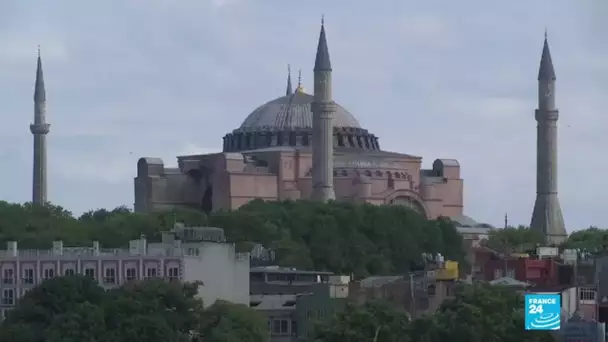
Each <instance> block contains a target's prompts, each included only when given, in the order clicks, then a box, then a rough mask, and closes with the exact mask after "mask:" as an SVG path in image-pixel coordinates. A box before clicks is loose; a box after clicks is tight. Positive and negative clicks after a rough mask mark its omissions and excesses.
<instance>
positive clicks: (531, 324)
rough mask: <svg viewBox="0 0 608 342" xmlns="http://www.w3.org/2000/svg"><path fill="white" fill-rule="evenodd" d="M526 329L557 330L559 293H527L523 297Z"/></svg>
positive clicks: (558, 325)
mask: <svg viewBox="0 0 608 342" xmlns="http://www.w3.org/2000/svg"><path fill="white" fill-rule="evenodd" d="M524 301H525V305H526V307H525V310H526V311H525V312H526V313H525V321H526V330H559V329H560V326H561V309H562V304H561V299H560V295H559V294H548V293H528V294H526V296H525V298H524Z"/></svg>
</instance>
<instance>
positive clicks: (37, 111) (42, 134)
mask: <svg viewBox="0 0 608 342" xmlns="http://www.w3.org/2000/svg"><path fill="white" fill-rule="evenodd" d="M50 126H51V125H49V124H47V123H46V90H45V87H44V75H43V72H42V57H41V55H40V46H39V47H38V60H37V65H36V81H35V84H34V123H33V124H31V125H30V131H31V132H32V134H33V135H34V165H33V179H32V203H34V204H38V205H44V204H45V203H46V202H47V177H46V135H47V134H48V133H49V129H50Z"/></svg>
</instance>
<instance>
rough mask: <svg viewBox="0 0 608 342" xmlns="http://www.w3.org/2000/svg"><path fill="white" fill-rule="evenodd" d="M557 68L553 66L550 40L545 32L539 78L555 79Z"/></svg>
mask: <svg viewBox="0 0 608 342" xmlns="http://www.w3.org/2000/svg"><path fill="white" fill-rule="evenodd" d="M555 78H556V77H555V69H554V68H553V60H552V59H551V51H550V50H549V42H548V41H547V35H546V34H545V42H544V43H543V54H542V56H541V58H540V67H539V68H538V80H539V81H541V80H543V81H549V80H555Z"/></svg>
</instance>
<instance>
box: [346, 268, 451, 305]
mask: <svg viewBox="0 0 608 342" xmlns="http://www.w3.org/2000/svg"><path fill="white" fill-rule="evenodd" d="M440 266H441V267H438V268H436V269H431V270H427V271H420V272H412V273H410V274H408V275H404V276H402V275H398V276H374V277H368V278H365V279H363V280H360V281H356V282H352V283H351V285H350V289H349V297H350V299H352V300H353V301H355V302H357V303H360V304H363V303H365V302H367V301H370V300H383V301H388V302H391V303H394V304H395V305H397V306H399V307H401V308H403V309H405V310H406V311H407V312H409V313H410V315H411V316H412V317H418V316H420V315H422V314H425V313H432V312H435V310H437V309H438V308H439V306H440V305H441V303H443V301H444V300H445V299H446V298H449V297H451V296H452V294H453V293H454V286H455V284H456V282H457V281H458V278H459V274H458V273H459V270H458V263H457V262H454V261H446V262H445V263H442V265H440Z"/></svg>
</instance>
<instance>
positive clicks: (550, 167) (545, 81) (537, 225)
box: [530, 31, 567, 244]
mask: <svg viewBox="0 0 608 342" xmlns="http://www.w3.org/2000/svg"><path fill="white" fill-rule="evenodd" d="M555 84H556V77H555V69H554V68H553V61H552V59H551V52H550V51H549V42H548V40H547V34H546V31H545V41H544V43H543V52H542V55H541V59H540V67H539V70H538V109H537V110H536V114H535V118H536V122H537V132H536V135H537V136H536V139H537V141H536V201H535V202H534V210H533V212H532V220H531V222H530V228H531V229H534V230H536V231H538V232H540V233H541V234H543V235H544V236H545V239H546V242H547V243H549V244H559V243H561V242H563V241H564V240H565V239H566V238H567V232H566V226H565V224H564V217H563V214H562V209H561V206H560V203H559V199H558V196H557V121H558V119H559V110H558V109H557V107H556V104H555V102H556V101H555V99H556V97H555V91H556V89H555Z"/></svg>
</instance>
